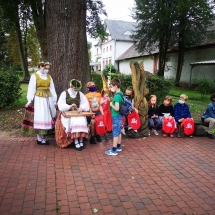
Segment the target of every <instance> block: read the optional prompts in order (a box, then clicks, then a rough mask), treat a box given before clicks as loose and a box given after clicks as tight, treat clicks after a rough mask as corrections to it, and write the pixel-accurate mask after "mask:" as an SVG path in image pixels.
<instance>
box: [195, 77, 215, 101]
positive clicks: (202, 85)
mask: <svg viewBox="0 0 215 215" xmlns="http://www.w3.org/2000/svg"><path fill="white" fill-rule="evenodd" d="M194 83H195V84H196V91H198V92H199V93H200V94H201V97H202V98H205V96H206V95H208V94H211V93H212V92H213V90H214V82H213V81H210V80H208V79H206V78H200V79H194Z"/></svg>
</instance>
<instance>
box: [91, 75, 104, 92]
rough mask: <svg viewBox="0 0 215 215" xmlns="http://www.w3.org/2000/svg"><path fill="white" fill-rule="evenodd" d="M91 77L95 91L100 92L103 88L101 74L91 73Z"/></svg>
mask: <svg viewBox="0 0 215 215" xmlns="http://www.w3.org/2000/svg"><path fill="white" fill-rule="evenodd" d="M91 79H92V81H94V82H95V85H96V91H98V92H100V91H101V90H102V88H103V85H102V77H101V75H100V74H98V73H91Z"/></svg>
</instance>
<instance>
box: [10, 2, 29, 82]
mask: <svg viewBox="0 0 215 215" xmlns="http://www.w3.org/2000/svg"><path fill="white" fill-rule="evenodd" d="M14 12H15V14H14V16H15V17H16V20H17V21H16V22H15V30H16V33H17V40H18V46H19V57H20V62H21V67H22V71H23V81H24V82H28V81H29V79H30V73H29V71H28V64H27V57H26V55H25V51H24V47H23V41H22V32H21V29H20V24H19V18H18V17H19V16H18V6H17V8H16V9H15V10H14Z"/></svg>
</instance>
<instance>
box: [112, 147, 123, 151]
mask: <svg viewBox="0 0 215 215" xmlns="http://www.w3.org/2000/svg"><path fill="white" fill-rule="evenodd" d="M112 148H113V146H111V147H110V150H112ZM116 151H117V152H121V151H122V146H120V147H117V148H116Z"/></svg>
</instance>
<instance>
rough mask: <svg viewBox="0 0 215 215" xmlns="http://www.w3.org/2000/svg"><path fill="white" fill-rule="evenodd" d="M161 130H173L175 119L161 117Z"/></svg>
mask: <svg viewBox="0 0 215 215" xmlns="http://www.w3.org/2000/svg"><path fill="white" fill-rule="evenodd" d="M162 130H163V131H164V133H166V134H172V133H173V132H174V131H175V120H174V118H172V119H166V118H165V117H163V128H162Z"/></svg>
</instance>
